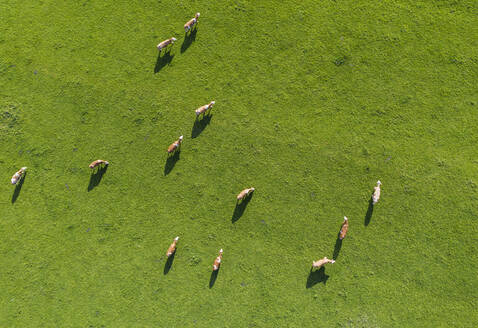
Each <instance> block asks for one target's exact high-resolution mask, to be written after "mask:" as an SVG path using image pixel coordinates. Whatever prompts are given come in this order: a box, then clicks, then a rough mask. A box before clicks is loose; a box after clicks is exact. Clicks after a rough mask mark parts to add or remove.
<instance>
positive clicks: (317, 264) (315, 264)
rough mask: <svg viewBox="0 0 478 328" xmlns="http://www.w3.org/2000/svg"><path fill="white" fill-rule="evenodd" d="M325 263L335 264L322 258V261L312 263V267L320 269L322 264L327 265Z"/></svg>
mask: <svg viewBox="0 0 478 328" xmlns="http://www.w3.org/2000/svg"><path fill="white" fill-rule="evenodd" d="M327 263H335V261H334V260H329V259H328V258H327V257H324V258H323V259H320V260H318V261H312V267H313V268H321V267H322V266H323V265H324V264H327Z"/></svg>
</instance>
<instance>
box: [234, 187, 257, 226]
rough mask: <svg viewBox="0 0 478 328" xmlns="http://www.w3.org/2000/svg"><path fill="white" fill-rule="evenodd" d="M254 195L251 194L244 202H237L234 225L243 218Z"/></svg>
mask: <svg viewBox="0 0 478 328" xmlns="http://www.w3.org/2000/svg"><path fill="white" fill-rule="evenodd" d="M253 195H254V193H250V194H249V195H247V197H246V198H244V199H243V200H242V201H238V202H236V207H235V208H234V213H232V218H231V222H232V223H234V222H236V221H237V220H239V219H240V218H241V216H242V214H244V211H245V210H246V207H247V204H249V202H250V201H251V199H252V196H253Z"/></svg>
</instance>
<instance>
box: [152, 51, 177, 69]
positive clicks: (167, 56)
mask: <svg viewBox="0 0 478 328" xmlns="http://www.w3.org/2000/svg"><path fill="white" fill-rule="evenodd" d="M173 58H174V55H171V48H170V49H169V50H167V51H166V52H164V55H163V56H161V52H160V53H159V54H158V59H156V65H155V66H154V73H158V72H159V71H160V70H161V69H163V67H164V66H166V65H170V64H171V62H172V61H173Z"/></svg>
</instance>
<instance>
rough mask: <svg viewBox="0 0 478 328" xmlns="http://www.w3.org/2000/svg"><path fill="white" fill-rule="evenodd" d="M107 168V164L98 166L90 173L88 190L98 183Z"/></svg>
mask: <svg viewBox="0 0 478 328" xmlns="http://www.w3.org/2000/svg"><path fill="white" fill-rule="evenodd" d="M107 169H108V165H105V166H102V167H100V168H99V169H98V170H97V171H96V172H94V173H91V176H90V183H89V184H88V191H91V190H92V189H93V188H95V187H96V186H97V185H99V184H100V181H101V179H102V178H103V175H104V174H105V173H106V170H107Z"/></svg>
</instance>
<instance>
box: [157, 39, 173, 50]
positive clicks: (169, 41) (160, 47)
mask: <svg viewBox="0 0 478 328" xmlns="http://www.w3.org/2000/svg"><path fill="white" fill-rule="evenodd" d="M176 40H177V39H176V38H175V37H172V38H169V39H167V40H164V41H162V42H160V43H159V44H158V45H157V48H158V50H159V52H161V50H163V49H164V48H166V47H167V46H169V45H170V44H173V43H174V41H176Z"/></svg>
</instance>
